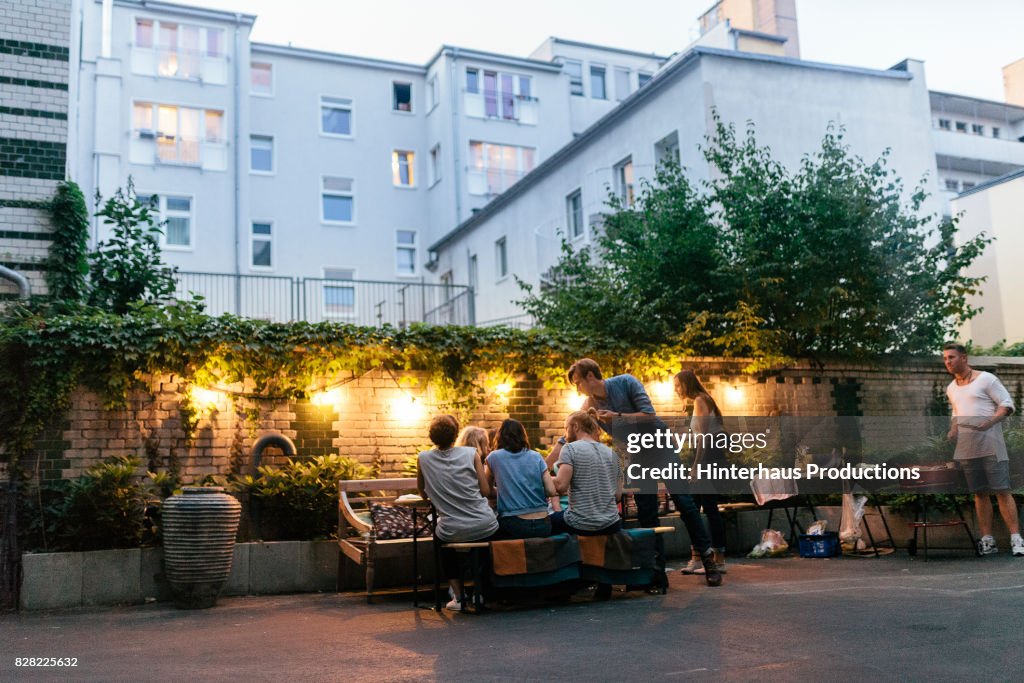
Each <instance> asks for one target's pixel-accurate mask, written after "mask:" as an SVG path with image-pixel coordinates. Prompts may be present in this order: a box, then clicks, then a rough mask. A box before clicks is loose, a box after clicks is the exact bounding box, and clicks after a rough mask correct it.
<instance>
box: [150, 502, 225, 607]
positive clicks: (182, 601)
mask: <svg viewBox="0 0 1024 683" xmlns="http://www.w3.org/2000/svg"><path fill="white" fill-rule="evenodd" d="M241 513H242V506H241V505H240V504H239V502H238V501H237V500H235V499H234V498H232V497H231V496H229V495H227V494H226V493H224V489H223V487H220V486H205V487H204V486H186V487H185V488H184V489H183V491H182V493H181V495H177V496H172V497H170V498H168V499H167V500H166V501H164V505H163V511H162V513H161V521H162V523H163V543H164V573H165V575H166V576H167V581H168V582H169V583H170V584H171V590H172V592H173V593H174V604H175V605H176V606H178V607H180V608H182V609H203V608H207V607H213V606H214V604H216V602H217V595H218V594H219V593H220V589H221V587H223V585H224V582H225V581H226V580H227V578H228V575H229V574H230V573H231V559H232V556H233V554H234V550H235V534H236V533H237V532H238V520H239V518H240V517H241Z"/></svg>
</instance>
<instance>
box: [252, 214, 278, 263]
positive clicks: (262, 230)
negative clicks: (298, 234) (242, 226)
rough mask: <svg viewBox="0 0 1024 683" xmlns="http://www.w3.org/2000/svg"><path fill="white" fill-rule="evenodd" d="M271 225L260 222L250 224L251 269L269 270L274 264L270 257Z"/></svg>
mask: <svg viewBox="0 0 1024 683" xmlns="http://www.w3.org/2000/svg"><path fill="white" fill-rule="evenodd" d="M272 230H273V225H272V224H271V223H269V222H265V221H261V222H258V223H253V224H252V249H251V251H252V264H251V265H252V267H253V268H271V267H272V266H273V265H274V263H273V259H272V257H271V251H272V250H271V232H272Z"/></svg>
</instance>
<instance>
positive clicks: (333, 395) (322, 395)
mask: <svg viewBox="0 0 1024 683" xmlns="http://www.w3.org/2000/svg"><path fill="white" fill-rule="evenodd" d="M309 402H310V403H312V404H313V405H315V406H336V405H338V404H339V403H341V389H328V390H327V391H318V392H316V393H314V394H313V395H312V396H310V397H309Z"/></svg>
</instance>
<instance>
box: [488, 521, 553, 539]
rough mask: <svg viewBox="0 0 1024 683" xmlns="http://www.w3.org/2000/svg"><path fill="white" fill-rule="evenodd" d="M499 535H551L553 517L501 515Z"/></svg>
mask: <svg viewBox="0 0 1024 683" xmlns="http://www.w3.org/2000/svg"><path fill="white" fill-rule="evenodd" d="M498 535H499V536H500V537H501V538H547V537H548V536H550V535H551V518H550V517H540V518H539V519H523V518H522V517H515V516H512V517H499V518H498Z"/></svg>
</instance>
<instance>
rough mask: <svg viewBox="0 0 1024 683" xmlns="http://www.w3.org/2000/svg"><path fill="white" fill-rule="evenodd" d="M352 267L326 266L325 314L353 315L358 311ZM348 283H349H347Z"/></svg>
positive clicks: (334, 315)
mask: <svg viewBox="0 0 1024 683" xmlns="http://www.w3.org/2000/svg"><path fill="white" fill-rule="evenodd" d="M355 274H356V272H355V271H354V270H352V269H351V268H324V283H323V288H324V291H323V296H324V315H325V316H328V317H351V316H353V315H355V312H356V287H355V283H352V282H351V281H352V280H354V279H355ZM346 283H348V284H346Z"/></svg>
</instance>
